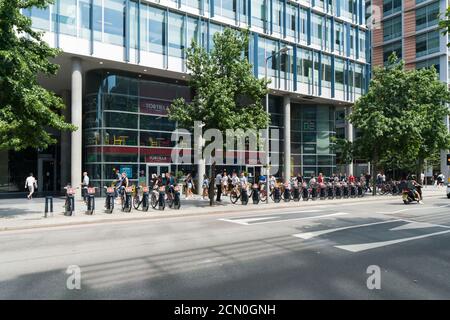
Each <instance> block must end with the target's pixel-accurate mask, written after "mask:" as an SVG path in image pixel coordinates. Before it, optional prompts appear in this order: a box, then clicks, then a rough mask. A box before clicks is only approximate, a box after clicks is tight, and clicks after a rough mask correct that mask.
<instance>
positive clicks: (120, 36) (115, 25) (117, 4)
mask: <svg viewBox="0 0 450 320" xmlns="http://www.w3.org/2000/svg"><path fill="white" fill-rule="evenodd" d="M104 3H105V6H104V8H103V10H104V15H105V16H104V33H105V35H104V39H103V40H104V41H105V42H107V43H111V44H117V45H121V46H123V45H124V36H125V28H124V21H125V3H124V1H123V0H104Z"/></svg>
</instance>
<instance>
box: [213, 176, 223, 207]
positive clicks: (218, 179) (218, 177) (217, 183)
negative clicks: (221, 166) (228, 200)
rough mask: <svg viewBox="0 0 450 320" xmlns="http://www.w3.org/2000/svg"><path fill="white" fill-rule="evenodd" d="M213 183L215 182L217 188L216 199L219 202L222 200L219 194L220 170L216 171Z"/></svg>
mask: <svg viewBox="0 0 450 320" xmlns="http://www.w3.org/2000/svg"><path fill="white" fill-rule="evenodd" d="M214 183H215V184H216V188H217V198H216V201H217V202H221V201H222V200H220V196H221V195H222V174H221V173H220V171H219V172H218V173H217V175H216V179H215V181H214ZM212 196H213V195H212Z"/></svg>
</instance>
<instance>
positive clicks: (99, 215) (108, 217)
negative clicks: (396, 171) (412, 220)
mask: <svg viewBox="0 0 450 320" xmlns="http://www.w3.org/2000/svg"><path fill="white" fill-rule="evenodd" d="M443 190H444V189H437V188H432V187H429V188H428V189H425V190H424V195H425V198H429V197H440V196H441V195H442V194H443V193H445V191H443ZM398 199H399V197H393V196H391V195H386V196H376V197H373V196H372V195H369V194H367V195H366V196H365V197H363V198H348V199H334V200H328V199H327V200H316V201H307V202H305V201H300V202H294V201H291V202H288V203H285V202H283V201H282V202H281V203H273V202H272V201H270V202H269V204H266V203H259V204H258V205H253V204H252V203H251V202H249V204H248V205H247V206H242V205H241V204H240V202H238V203H237V204H232V203H231V202H230V198H229V197H222V200H223V201H222V202H220V203H218V202H216V203H215V205H214V207H210V206H209V200H204V199H202V198H201V197H199V196H195V197H194V198H190V199H185V198H184V197H183V198H182V207H181V209H180V210H173V209H169V208H166V209H165V210H164V211H159V210H155V209H152V208H151V207H150V209H149V211H148V212H143V211H142V210H135V209H134V208H133V210H132V211H131V212H130V213H124V212H122V211H121V210H120V202H119V200H118V199H116V204H115V209H114V211H113V213H112V214H108V213H106V212H105V210H104V203H105V198H96V200H95V202H96V210H95V212H94V215H87V214H86V205H85V204H84V202H83V201H82V200H81V199H78V200H77V201H76V203H75V209H76V210H75V212H74V215H73V216H65V215H64V201H65V200H64V198H63V197H60V198H54V200H53V209H54V210H53V213H50V212H49V213H48V214H47V217H45V214H44V209H45V199H44V198H35V199H33V200H27V199H7V200H0V231H2V230H15V229H23V228H35V227H46V226H61V225H76V224H90V223H99V222H113V221H128V220H146V219H154V218H166V217H175V216H187V215H198V214H206V215H208V214H213V213H214V214H218V213H224V212H239V211H242V210H249V209H251V210H253V209H254V208H258V209H259V210H269V211H272V210H277V209H279V208H298V207H301V208H304V207H305V208H309V207H310V206H316V205H323V204H327V205H341V204H344V203H354V202H355V203H366V202H367V203H371V202H374V201H380V200H394V201H398ZM244 208H245V209H244Z"/></svg>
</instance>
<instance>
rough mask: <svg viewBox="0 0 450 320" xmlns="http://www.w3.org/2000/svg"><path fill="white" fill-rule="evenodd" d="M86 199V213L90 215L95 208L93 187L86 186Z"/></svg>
mask: <svg viewBox="0 0 450 320" xmlns="http://www.w3.org/2000/svg"><path fill="white" fill-rule="evenodd" d="M85 201H86V206H87V210H86V214H89V215H92V214H93V213H94V210H95V188H87V196H86V198H85Z"/></svg>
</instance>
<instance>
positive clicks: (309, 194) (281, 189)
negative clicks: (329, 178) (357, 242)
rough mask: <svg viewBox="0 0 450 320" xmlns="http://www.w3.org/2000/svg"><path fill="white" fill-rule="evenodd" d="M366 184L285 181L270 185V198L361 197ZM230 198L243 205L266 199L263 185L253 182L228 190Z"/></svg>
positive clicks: (304, 199)
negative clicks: (248, 185) (250, 185)
mask: <svg viewBox="0 0 450 320" xmlns="http://www.w3.org/2000/svg"><path fill="white" fill-rule="evenodd" d="M366 191H367V190H366V186H363V185H362V184H361V183H360V182H357V183H346V182H336V183H332V182H328V183H314V184H307V183H306V182H304V183H302V184H301V185H299V184H297V183H292V184H291V183H285V184H283V185H279V184H278V185H275V186H272V187H271V190H270V195H269V196H270V198H271V199H272V201H273V202H275V203H278V202H281V201H284V202H289V201H291V200H292V201H300V200H303V201H308V200H316V199H322V200H324V199H335V198H336V199H341V198H356V197H363V196H364V194H365V193H366ZM229 195H230V199H231V202H232V203H237V202H238V201H239V200H241V203H242V204H243V205H246V204H248V202H249V200H252V202H253V204H258V203H259V202H260V201H261V202H265V201H267V195H266V192H265V189H264V187H262V186H260V185H258V184H256V183H255V184H253V185H252V188H251V190H249V189H248V188H242V187H237V188H233V190H232V191H231V192H230V194H229Z"/></svg>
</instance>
